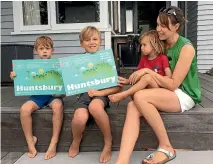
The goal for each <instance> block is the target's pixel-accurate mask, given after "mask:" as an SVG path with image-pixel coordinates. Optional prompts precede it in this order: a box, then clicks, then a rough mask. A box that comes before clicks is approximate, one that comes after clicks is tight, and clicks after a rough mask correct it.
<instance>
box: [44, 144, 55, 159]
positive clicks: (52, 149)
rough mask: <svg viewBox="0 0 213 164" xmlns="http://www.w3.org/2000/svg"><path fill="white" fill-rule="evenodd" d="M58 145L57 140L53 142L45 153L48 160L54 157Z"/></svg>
mask: <svg viewBox="0 0 213 164" xmlns="http://www.w3.org/2000/svg"><path fill="white" fill-rule="evenodd" d="M56 147H57V142H52V141H51V143H50V146H49V148H48V150H47V152H46V154H45V157H44V159H45V160H48V159H50V158H53V157H55V156H56Z"/></svg>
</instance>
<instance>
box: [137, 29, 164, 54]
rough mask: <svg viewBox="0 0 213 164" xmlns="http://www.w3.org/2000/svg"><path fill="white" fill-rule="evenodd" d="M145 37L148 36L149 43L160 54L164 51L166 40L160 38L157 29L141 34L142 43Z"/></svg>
mask: <svg viewBox="0 0 213 164" xmlns="http://www.w3.org/2000/svg"><path fill="white" fill-rule="evenodd" d="M144 37H148V40H149V43H150V44H151V46H152V47H153V49H154V50H155V51H156V52H157V53H158V54H160V53H164V49H165V47H164V42H163V41H161V40H160V39H159V36H158V32H157V31H156V30H150V31H147V32H145V33H144V34H143V35H142V36H140V38H139V42H140V43H141V41H142V39H143V38H144Z"/></svg>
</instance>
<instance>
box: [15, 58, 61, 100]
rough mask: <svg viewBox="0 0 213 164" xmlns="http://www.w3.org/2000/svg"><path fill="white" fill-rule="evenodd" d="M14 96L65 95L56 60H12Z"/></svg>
mask: <svg viewBox="0 0 213 164" xmlns="http://www.w3.org/2000/svg"><path fill="white" fill-rule="evenodd" d="M13 71H14V72H15V73H16V77H14V92H15V95H16V96H23V95H52V94H65V89H64V85H63V79H62V73H61V70H60V66H59V60H58V59H34V60H13Z"/></svg>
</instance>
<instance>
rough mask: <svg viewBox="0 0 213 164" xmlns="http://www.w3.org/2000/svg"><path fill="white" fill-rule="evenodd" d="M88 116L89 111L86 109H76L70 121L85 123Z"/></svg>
mask: <svg viewBox="0 0 213 164" xmlns="http://www.w3.org/2000/svg"><path fill="white" fill-rule="evenodd" d="M88 118H89V113H88V111H87V110H86V109H83V108H82V109H81V108H80V109H77V110H76V111H75V113H74V116H73V119H72V123H74V124H86V122H87V120H88Z"/></svg>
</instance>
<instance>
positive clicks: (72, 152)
mask: <svg viewBox="0 0 213 164" xmlns="http://www.w3.org/2000/svg"><path fill="white" fill-rule="evenodd" d="M81 139H82V137H81ZM81 139H80V140H79V141H75V140H73V141H72V144H71V145H70V148H69V152H68V156H69V157H72V158H74V157H75V156H76V155H78V153H79V146H80V143H81Z"/></svg>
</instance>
